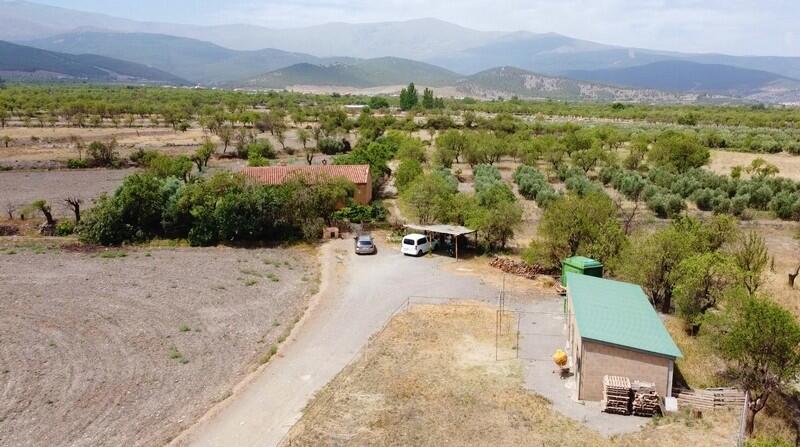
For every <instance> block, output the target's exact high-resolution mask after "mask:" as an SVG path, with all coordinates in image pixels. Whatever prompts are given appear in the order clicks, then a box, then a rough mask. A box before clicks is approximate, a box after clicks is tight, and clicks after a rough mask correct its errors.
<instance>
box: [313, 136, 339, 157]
mask: <svg viewBox="0 0 800 447" xmlns="http://www.w3.org/2000/svg"><path fill="white" fill-rule="evenodd" d="M317 148H319V151H320V152H322V153H323V154H325V155H336V154H341V153H343V152H344V143H342V142H341V141H339V140H335V139H333V138H322V139H320V140H319V141H318V142H317Z"/></svg>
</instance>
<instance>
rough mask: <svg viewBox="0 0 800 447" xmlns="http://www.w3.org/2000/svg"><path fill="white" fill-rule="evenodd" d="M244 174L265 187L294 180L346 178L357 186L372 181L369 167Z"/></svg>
mask: <svg viewBox="0 0 800 447" xmlns="http://www.w3.org/2000/svg"><path fill="white" fill-rule="evenodd" d="M242 174H244V176H245V177H247V178H248V179H250V180H253V181H256V182H259V183H263V184H265V185H281V184H283V183H285V182H287V181H290V180H293V179H302V180H305V181H307V182H317V181H320V180H321V179H329V178H335V177H344V178H346V179H347V180H350V181H351V182H353V183H354V184H356V185H363V184H366V183H368V182H369V181H370V178H369V165H311V166H304V165H295V166H264V167H257V168H244V169H242Z"/></svg>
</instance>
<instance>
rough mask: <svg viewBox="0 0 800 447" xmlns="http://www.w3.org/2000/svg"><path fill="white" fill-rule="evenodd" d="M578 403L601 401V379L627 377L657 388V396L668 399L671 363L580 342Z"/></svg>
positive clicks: (631, 352) (644, 354) (603, 344)
mask: <svg viewBox="0 0 800 447" xmlns="http://www.w3.org/2000/svg"><path fill="white" fill-rule="evenodd" d="M579 351H580V353H579V356H580V363H581V369H580V371H579V374H580V379H579V382H578V383H579V392H578V399H580V400H589V401H599V400H602V399H603V376H605V375H609V376H623V377H628V378H629V379H630V380H631V383H633V382H634V381H636V380H640V381H644V382H652V383H655V384H656V391H658V395H659V396H661V397H664V396H666V395H667V390H668V389H669V381H670V367H671V364H672V360H671V359H669V358H666V357H662V356H658V355H653V354H648V353H645V352H639V351H634V350H630V349H624V348H620V347H617V346H612V345H608V344H605V343H598V342H594V341H591V340H583V341H582V343H581V347H580V349H579Z"/></svg>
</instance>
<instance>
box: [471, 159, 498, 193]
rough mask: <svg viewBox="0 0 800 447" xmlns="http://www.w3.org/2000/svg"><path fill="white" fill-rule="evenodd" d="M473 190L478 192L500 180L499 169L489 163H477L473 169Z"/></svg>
mask: <svg viewBox="0 0 800 447" xmlns="http://www.w3.org/2000/svg"><path fill="white" fill-rule="evenodd" d="M473 172H474V177H475V191H476V192H478V193H480V192H481V191H482V190H485V189H487V188H489V187H491V186H492V185H494V184H495V183H498V182H500V181H501V179H502V177H501V176H500V171H499V170H498V169H497V168H496V167H494V166H491V165H477V166H475V169H474V171H473Z"/></svg>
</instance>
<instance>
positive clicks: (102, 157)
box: [87, 140, 122, 168]
mask: <svg viewBox="0 0 800 447" xmlns="http://www.w3.org/2000/svg"><path fill="white" fill-rule="evenodd" d="M87 153H88V155H89V158H90V159H91V164H92V166H98V167H104V168H119V167H120V166H121V165H122V164H121V163H120V160H119V155H118V154H117V140H111V141H110V142H109V143H107V144H106V143H101V142H99V141H94V142H92V143H91V144H90V145H89V148H88V149H87Z"/></svg>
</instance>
